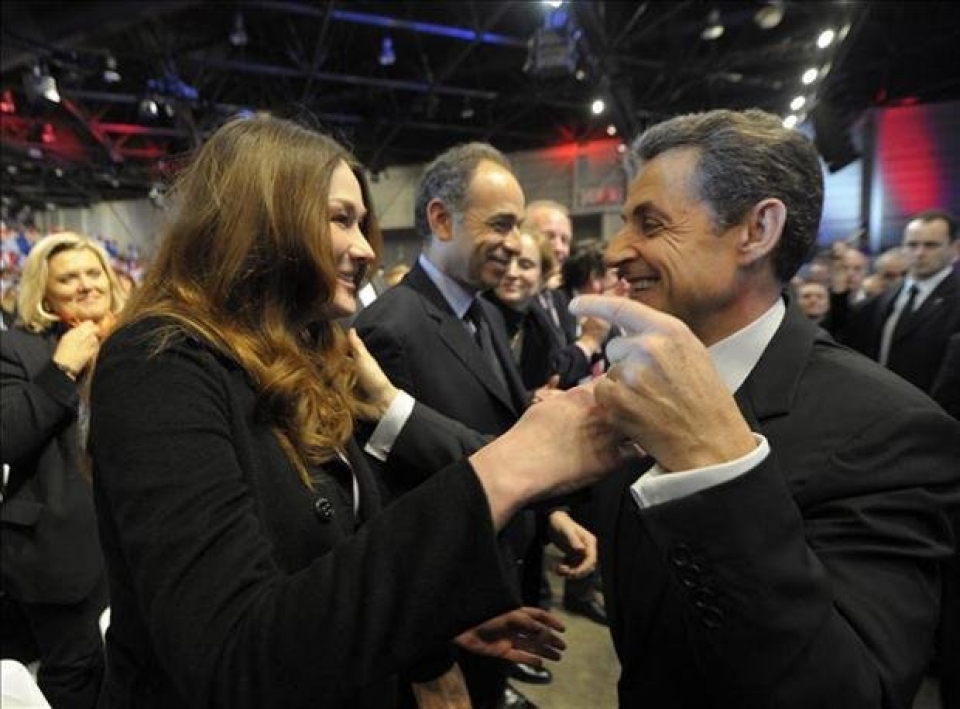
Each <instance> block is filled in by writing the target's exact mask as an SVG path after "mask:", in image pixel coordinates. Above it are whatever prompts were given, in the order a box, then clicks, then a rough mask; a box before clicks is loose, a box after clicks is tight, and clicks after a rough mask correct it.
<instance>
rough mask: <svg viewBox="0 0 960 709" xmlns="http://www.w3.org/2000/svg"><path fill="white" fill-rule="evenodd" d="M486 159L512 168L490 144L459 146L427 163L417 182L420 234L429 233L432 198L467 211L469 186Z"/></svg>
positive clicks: (503, 156)
mask: <svg viewBox="0 0 960 709" xmlns="http://www.w3.org/2000/svg"><path fill="white" fill-rule="evenodd" d="M484 160H488V161H490V162H492V163H496V164H497V165H500V166H501V167H504V168H506V169H507V170H512V168H511V167H510V161H509V160H507V158H506V156H505V155H504V154H503V153H501V152H500V151H499V150H497V149H496V148H494V147H493V146H492V145H489V144H488V143H465V144H463V145H456V146H454V147H452V148H450V149H449V150H446V151H444V152H443V153H441V154H440V155H438V156H437V157H436V158H435V159H434V160H433V162H431V163H430V164H429V165H427V167H426V169H425V170H424V171H423V176H422V177H421V178H420V184H418V185H417V201H416V206H415V208H414V225H415V226H416V229H417V232H419V234H420V236H422V237H423V238H427V237H428V236H430V221H429V220H428V219H427V205H428V204H430V201H431V200H434V199H439V200H440V201H442V202H443V203H444V204H445V205H447V207H449V208H450V209H452V210H453V211H455V212H458V213H460V214H462V213H463V212H464V210H465V209H466V206H467V188H468V187H469V186H470V181H471V180H472V179H473V174H474V173H475V172H476V170H477V166H478V165H479V164H480V163H481V162H483V161H484Z"/></svg>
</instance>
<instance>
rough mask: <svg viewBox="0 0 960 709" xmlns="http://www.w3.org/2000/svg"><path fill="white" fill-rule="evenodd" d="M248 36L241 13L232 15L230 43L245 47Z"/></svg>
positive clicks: (248, 39)
mask: <svg viewBox="0 0 960 709" xmlns="http://www.w3.org/2000/svg"><path fill="white" fill-rule="evenodd" d="M249 41H250V38H249V37H247V27H246V25H245V24H244V22H243V14H242V13H239V12H238V13H237V14H236V15H234V16H233V29H232V30H230V44H232V45H233V46H234V47H246V46H247V42H249Z"/></svg>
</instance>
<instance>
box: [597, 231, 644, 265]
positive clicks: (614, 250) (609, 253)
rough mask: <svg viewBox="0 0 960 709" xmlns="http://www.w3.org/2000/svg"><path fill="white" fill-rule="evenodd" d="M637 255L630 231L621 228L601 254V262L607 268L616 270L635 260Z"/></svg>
mask: <svg viewBox="0 0 960 709" xmlns="http://www.w3.org/2000/svg"><path fill="white" fill-rule="evenodd" d="M637 255H638V254H637V249H636V247H635V246H634V244H633V238H632V234H631V232H630V230H629V229H627V228H623V229H621V230H620V231H619V232H617V234H616V236H614V237H613V239H612V240H611V241H610V244H609V246H607V249H606V251H604V253H603V261H604V263H605V264H606V265H607V268H616V267H618V266H620V265H621V264H623V263H626V262H627V261H630V260H631V259H634V258H636V257H637Z"/></svg>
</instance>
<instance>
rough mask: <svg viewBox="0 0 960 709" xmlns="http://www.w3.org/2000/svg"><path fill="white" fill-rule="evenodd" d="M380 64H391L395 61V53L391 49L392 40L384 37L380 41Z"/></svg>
mask: <svg viewBox="0 0 960 709" xmlns="http://www.w3.org/2000/svg"><path fill="white" fill-rule="evenodd" d="M378 61H379V62H380V66H393V65H394V64H395V63H396V62H397V54H396V52H394V51H393V40H392V39H391V38H390V37H384V38H383V40H382V41H381V42H380V57H379V59H378Z"/></svg>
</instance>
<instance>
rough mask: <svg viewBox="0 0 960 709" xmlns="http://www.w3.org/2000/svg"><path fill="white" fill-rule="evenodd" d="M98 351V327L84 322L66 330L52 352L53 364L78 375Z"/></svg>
mask: <svg viewBox="0 0 960 709" xmlns="http://www.w3.org/2000/svg"><path fill="white" fill-rule="evenodd" d="M99 350H100V331H99V326H98V325H97V324H96V323H94V322H92V321H89V320H87V321H85V322H82V323H80V324H79V325H77V326H76V327H73V328H70V329H69V330H67V331H66V332H65V333H64V334H63V336H62V337H61V338H60V342H58V343H57V349H55V350H54V352H53V361H54V363H55V364H57V365H59V366H61V367H63V368H66V369H67V370H69V371H70V372H74V373H76V374H77V375H79V374H80V373H81V372H83V370H84V369H86V368H87V365H89V364H90V362H91V361H92V360H93V358H94V357H95V356H96V354H97V352H98V351H99Z"/></svg>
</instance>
